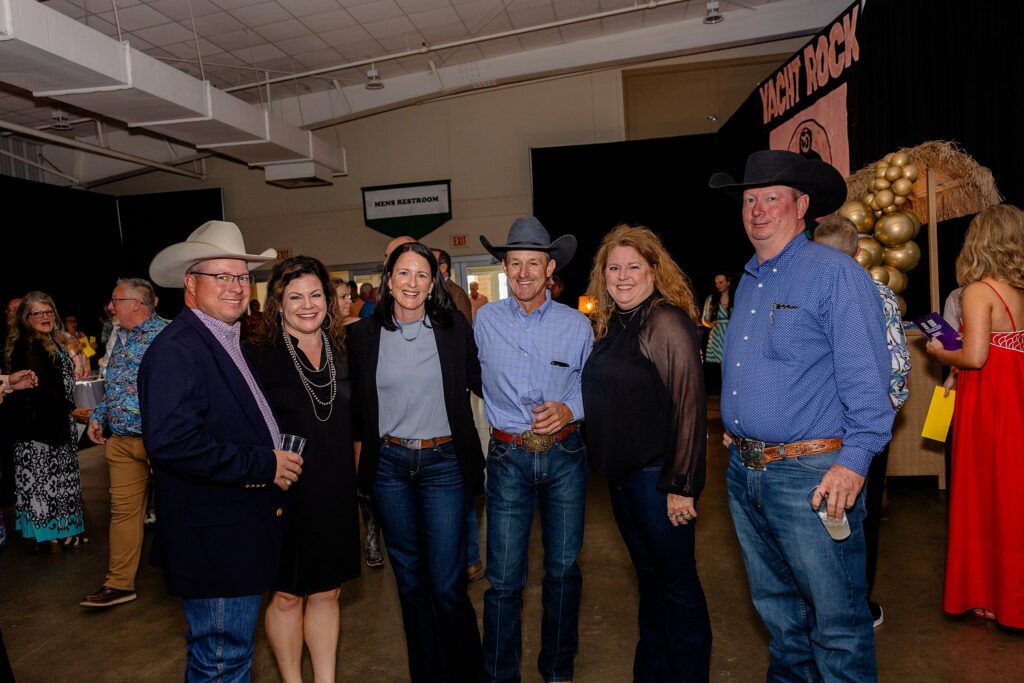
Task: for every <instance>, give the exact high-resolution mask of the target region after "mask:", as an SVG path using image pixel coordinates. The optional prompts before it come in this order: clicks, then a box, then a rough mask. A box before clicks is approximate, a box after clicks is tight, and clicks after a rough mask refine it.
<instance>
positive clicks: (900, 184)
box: [875, 178, 914, 197]
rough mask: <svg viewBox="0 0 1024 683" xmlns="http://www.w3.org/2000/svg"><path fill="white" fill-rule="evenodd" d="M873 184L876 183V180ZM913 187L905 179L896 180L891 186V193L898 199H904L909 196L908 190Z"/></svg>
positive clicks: (912, 184)
mask: <svg viewBox="0 0 1024 683" xmlns="http://www.w3.org/2000/svg"><path fill="white" fill-rule="evenodd" d="M875 182H876V183H877V182H878V181H877V180H876V181H875ZM913 186H914V183H912V182H910V181H909V180H907V179H906V178H897V179H896V182H895V183H893V184H892V191H893V192H894V193H895V194H896V196H898V197H906V196H907V195H908V194H910V190H911V188H913Z"/></svg>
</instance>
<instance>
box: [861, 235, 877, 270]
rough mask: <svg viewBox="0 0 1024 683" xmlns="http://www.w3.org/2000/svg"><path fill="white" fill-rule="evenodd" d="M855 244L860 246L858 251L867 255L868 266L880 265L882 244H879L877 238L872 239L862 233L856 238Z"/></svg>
mask: <svg viewBox="0 0 1024 683" xmlns="http://www.w3.org/2000/svg"><path fill="white" fill-rule="evenodd" d="M857 246H859V247H860V253H862V254H867V255H868V257H869V260H868V266H869V267H870V266H880V265H882V245H881V244H879V243H878V241H877V240H874V239H872V238H870V237H868V236H867V235H864V236H862V237H861V238H860V239H859V240H857ZM858 263H859V259H858ZM861 265H864V264H861Z"/></svg>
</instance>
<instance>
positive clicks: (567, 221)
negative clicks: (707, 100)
mask: <svg viewBox="0 0 1024 683" xmlns="http://www.w3.org/2000/svg"><path fill="white" fill-rule="evenodd" d="M716 149H717V143H716V139H715V136H714V135H692V136H685V137H674V138H660V139H655V140H639V141H635V142H615V143H607V144H601V145H580V146H572V147H550V148H544V149H534V150H533V151H532V153H531V154H532V163H533V202H534V214H535V215H536V216H537V218H539V219H540V221H541V223H543V224H544V226H545V227H546V228H547V229H548V231H549V232H550V233H551V235H552V237H557V236H559V235H564V234H567V233H570V234H573V235H575V236H576V239H577V240H578V241H579V247H578V248H577V250H576V256H575V257H574V258H573V260H572V261H571V262H570V263H569V265H568V267H566V268H565V269H564V270H561V271H559V274H560V275H561V276H562V277H563V278H564V279H565V282H566V289H565V293H564V294H563V295H562V299H561V300H562V303H564V304H567V305H569V306H573V307H575V306H576V304H577V299H578V297H579V296H580V295H581V294H583V293H584V292H585V291H586V288H587V282H588V279H589V277H590V268H591V266H592V264H593V260H594V254H595V253H596V251H597V248H598V246H599V245H600V242H601V239H602V238H603V237H604V235H605V234H606V233H607V232H608V231H609V230H610V229H611V228H613V227H615V226H616V225H618V224H619V223H629V224H640V225H646V226H647V227H649V228H651V229H652V230H654V231H655V232H656V233H658V234H659V235H660V236H661V238H662V240H663V241H664V243H665V246H666V247H667V248H668V250H669V251H670V252H671V253H672V256H673V257H674V258H675V259H676V261H677V262H678V263H679V265H680V266H681V267H682V268H683V270H684V271H685V272H686V273H687V274H688V275H689V276H690V277H691V278H692V279H693V281H694V286H695V289H696V291H697V293H698V294H700V295H702V296H703V295H706V294H708V293H710V291H711V288H712V281H713V280H714V276H715V274H716V273H718V272H726V273H729V274H732V275H738V274H739V273H741V272H742V268H743V264H744V263H745V262H746V260H747V259H748V258H749V254H748V252H749V249H747V248H746V247H747V246H749V245H746V244H745V241H746V237H745V236H744V233H743V228H742V225H741V224H740V223H739V222H733V224H731V225H729V226H724V225H722V223H721V221H720V220H719V218H718V217H719V216H721V215H722V214H723V213H724V212H728V210H729V209H730V208H732V207H734V206H735V208H736V210H735V211H734V212H733V213H735V214H736V215H737V216H738V215H739V208H738V204H736V203H735V202H732V201H730V200H726V199H725V198H723V197H721V196H719V195H717V194H715V193H712V192H711V191H710V190H709V189H708V176H709V175H710V174H711V172H712V170H713V164H712V163H711V161H712V160H714V159H715V158H716V157H717V152H716ZM737 247H739V248H737Z"/></svg>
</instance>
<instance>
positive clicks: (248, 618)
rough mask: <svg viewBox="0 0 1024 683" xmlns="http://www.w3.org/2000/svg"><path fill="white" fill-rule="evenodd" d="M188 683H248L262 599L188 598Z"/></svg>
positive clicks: (186, 679)
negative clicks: (253, 640) (254, 633)
mask: <svg viewBox="0 0 1024 683" xmlns="http://www.w3.org/2000/svg"><path fill="white" fill-rule="evenodd" d="M184 609H185V620H186V621H187V622H188V635H187V636H186V643H187V644H188V662H187V664H186V667H185V682H186V683H205V682H206V681H211V682H215V683H236V682H238V683H247V682H248V681H249V669H250V668H251V667H252V636H253V632H255V630H256V619H257V617H258V616H259V612H260V596H258V595H243V596H241V597H237V598H188V599H186V600H184Z"/></svg>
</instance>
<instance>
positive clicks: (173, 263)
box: [149, 221, 277, 287]
mask: <svg viewBox="0 0 1024 683" xmlns="http://www.w3.org/2000/svg"><path fill="white" fill-rule="evenodd" d="M216 258H231V259H239V260H242V261H245V262H246V263H247V264H248V268H249V270H252V269H253V268H256V267H258V266H260V265H262V264H264V263H267V262H268V261H273V260H274V259H275V258H277V252H276V251H275V250H273V249H267V250H266V251H264V252H263V253H262V254H247V253H246V252H245V242H244V241H243V240H242V231H241V230H239V229H238V226H237V225H235V224H234V223H229V222H227V221H207V222H205V223H203V224H202V225H200V226H199V227H198V228H196V229H195V230H193V231H192V234H191V235H189V236H188V239H186V240H185V241H184V242H178V243H177V244H172V245H171V246H169V247H167V248H165V249H164V250H162V251H161V252H160V253H159V254H157V255H156V256H154V257H153V261H152V262H151V263H150V264H149V279H151V280H152V281H153V282H155V283H156V284H158V285H160V286H161V287H184V286H185V271H187V270H188V269H189V267H190V266H192V265H194V264H196V263H199V262H200V261H206V260H209V259H216Z"/></svg>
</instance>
